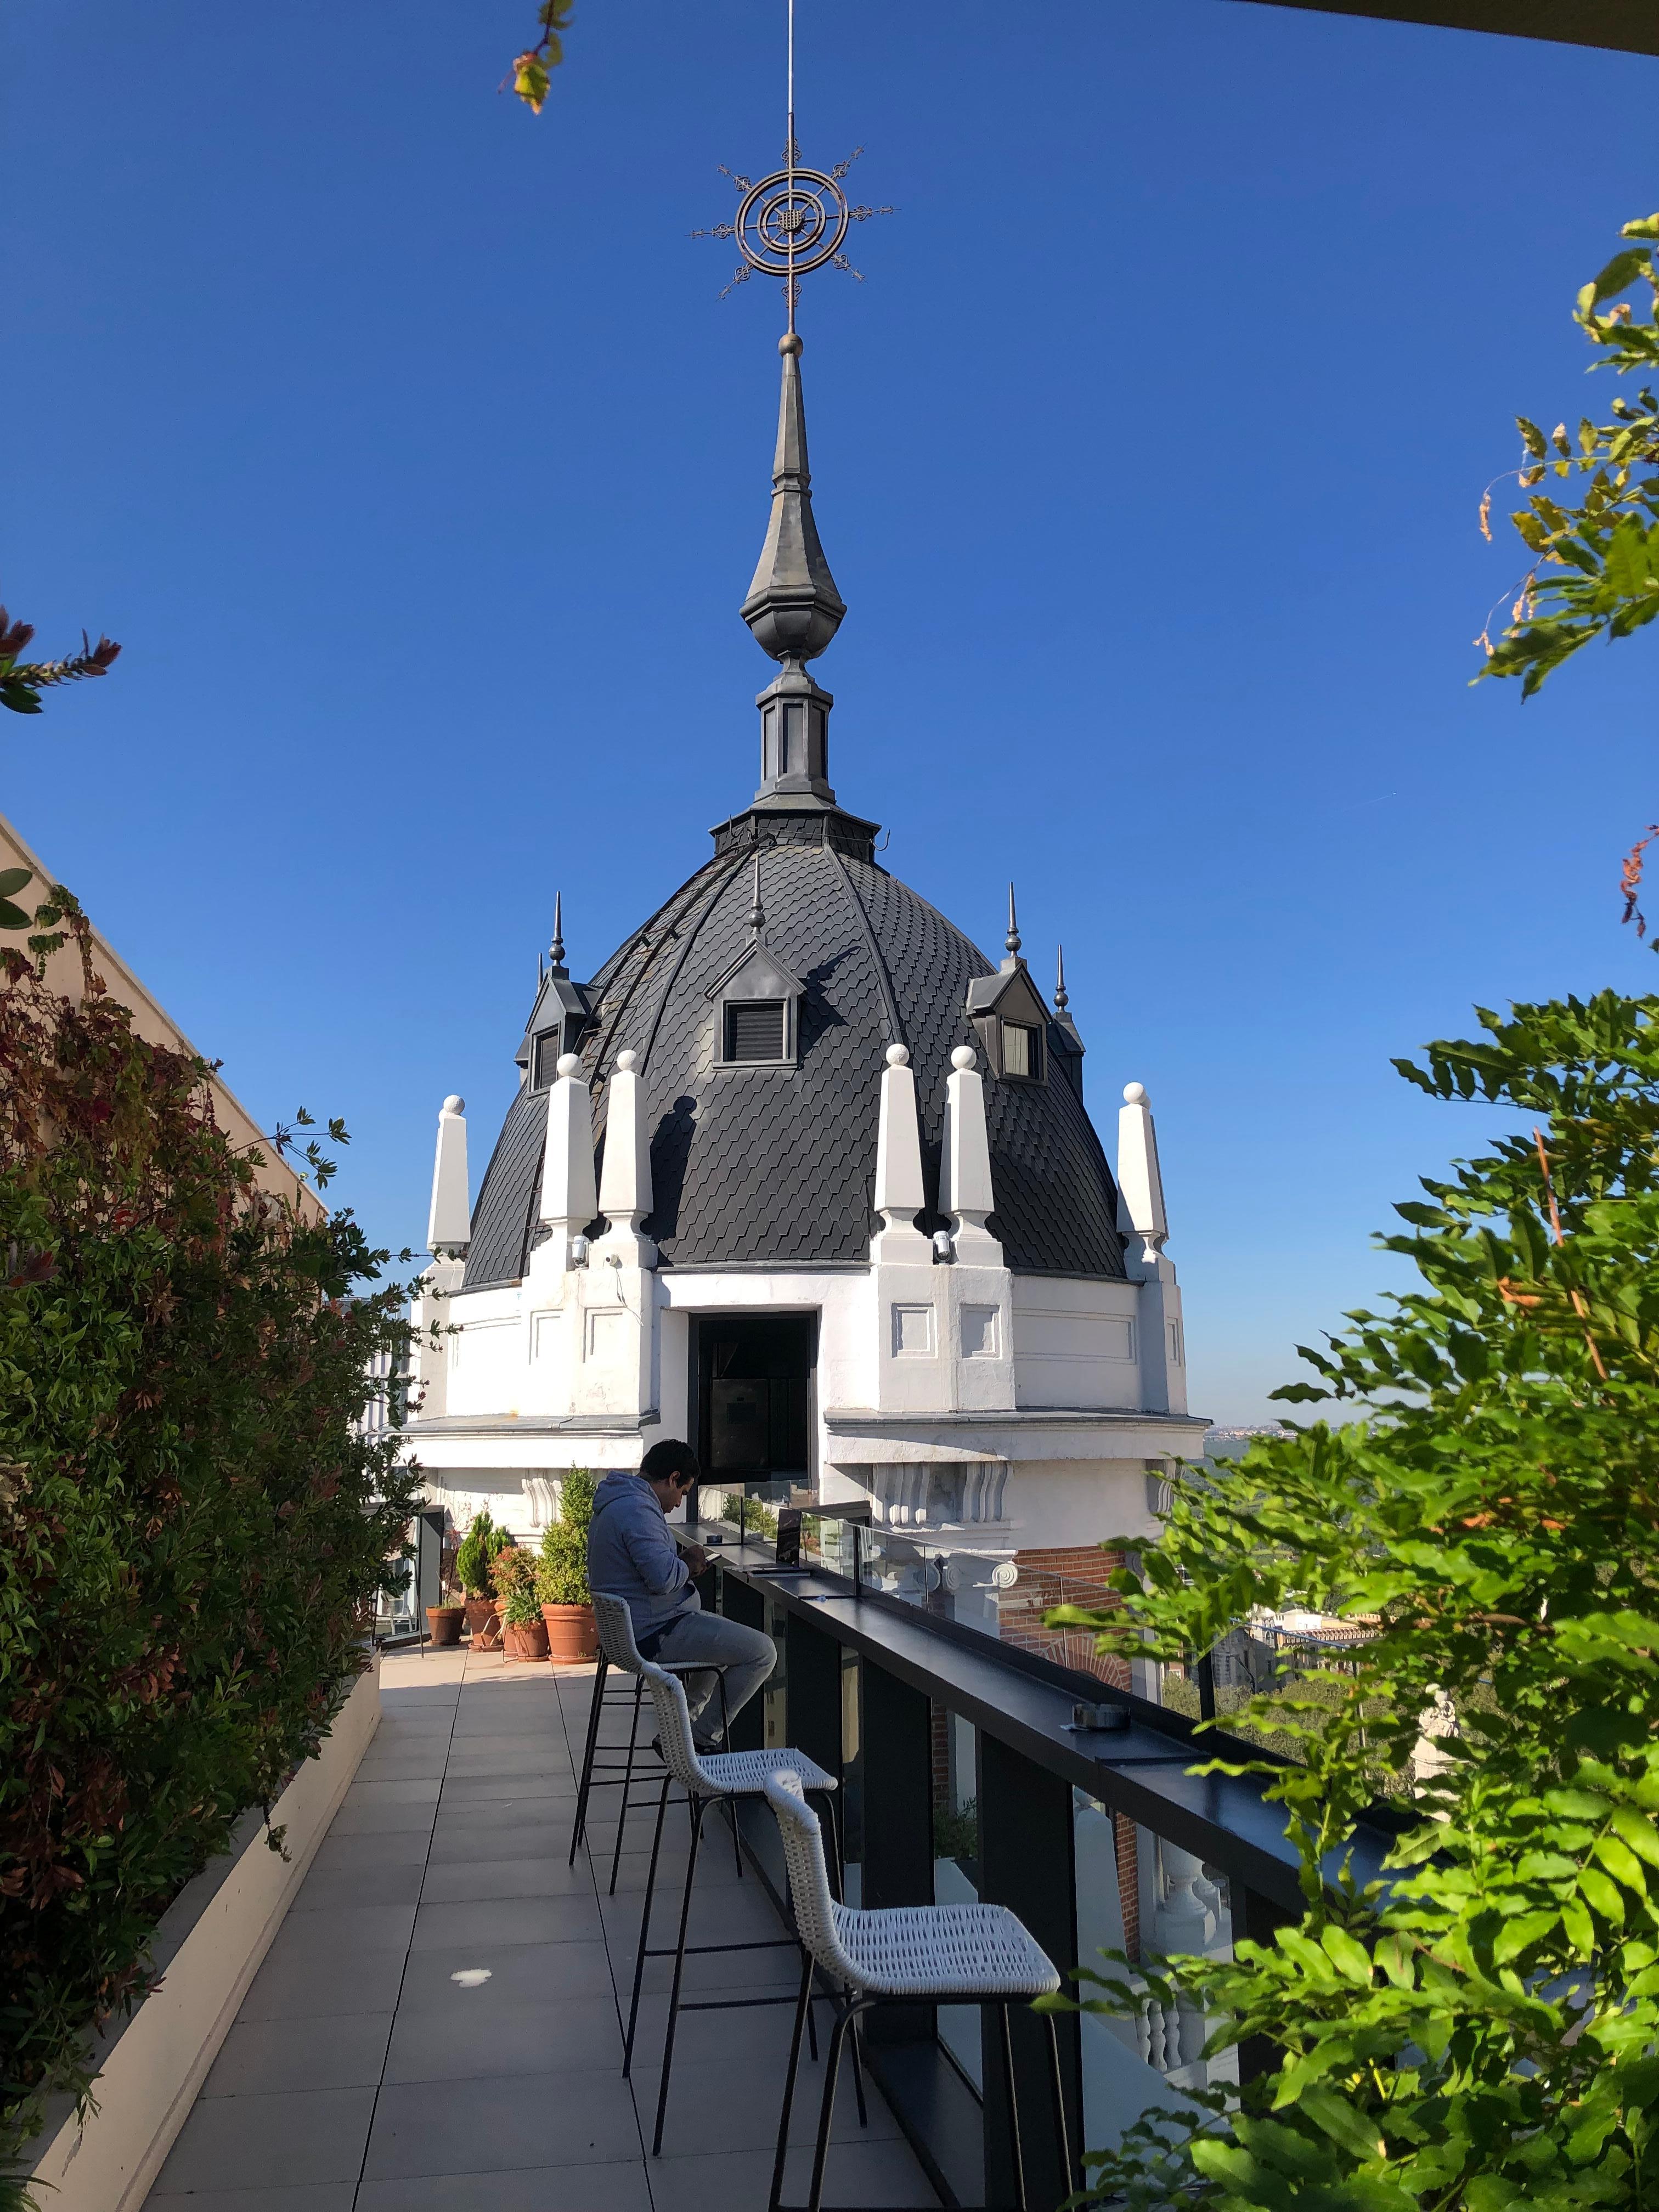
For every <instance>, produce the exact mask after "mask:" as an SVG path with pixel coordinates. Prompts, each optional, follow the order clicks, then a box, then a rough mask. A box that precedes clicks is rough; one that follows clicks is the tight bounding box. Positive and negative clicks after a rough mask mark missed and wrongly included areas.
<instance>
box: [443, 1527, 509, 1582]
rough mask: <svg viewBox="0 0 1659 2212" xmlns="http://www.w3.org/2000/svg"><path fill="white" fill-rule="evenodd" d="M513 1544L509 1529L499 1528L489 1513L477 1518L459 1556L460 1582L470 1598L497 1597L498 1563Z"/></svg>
mask: <svg viewBox="0 0 1659 2212" xmlns="http://www.w3.org/2000/svg"><path fill="white" fill-rule="evenodd" d="M512 1541H513V1539H512V1537H511V1536H510V1535H508V1534H507V1530H506V1529H505V1528H497V1527H496V1526H495V1522H494V1521H492V1520H491V1519H490V1517H489V1512H488V1511H487V1510H486V1511H484V1512H482V1513H476V1514H474V1516H473V1517H472V1525H471V1528H469V1529H468V1530H467V1532H466V1534H465V1536H464V1537H463V1538H462V1539H461V1547H460V1550H459V1552H458V1553H456V1554H455V1574H456V1578H457V1580H458V1581H459V1583H460V1585H461V1588H462V1589H464V1590H465V1592H466V1595H468V1596H469V1597H493V1596H494V1595H495V1580H494V1568H495V1560H496V1558H497V1556H498V1555H499V1553H501V1551H502V1550H504V1549H505V1547H507V1545H508V1544H510V1543H511V1542H512Z"/></svg>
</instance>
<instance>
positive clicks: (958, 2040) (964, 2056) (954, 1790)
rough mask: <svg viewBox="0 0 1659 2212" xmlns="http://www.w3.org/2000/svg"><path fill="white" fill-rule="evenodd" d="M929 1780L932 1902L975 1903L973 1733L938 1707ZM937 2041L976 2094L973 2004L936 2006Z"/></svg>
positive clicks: (978, 2069) (976, 2011) (932, 1717)
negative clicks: (931, 1833) (930, 1793)
mask: <svg viewBox="0 0 1659 2212" xmlns="http://www.w3.org/2000/svg"><path fill="white" fill-rule="evenodd" d="M929 1724H930V1736H931V1742H932V1747H933V1902H934V1904H935V1905H977V1904H978V1903H979V1887H980V1884H979V1735H978V1731H977V1729H975V1727H974V1725H973V1723H972V1722H971V1721H968V1720H964V1719H963V1716H962V1715H961V1714H960V1713H953V1712H951V1711H949V1710H948V1708H947V1707H945V1706H944V1705H933V1706H932V1707H931V1708H930V1711H929ZM936 2018H937V2020H938V2023H939V2041H940V2042H941V2043H942V2044H943V2045H945V2049H946V2050H947V2051H949V2052H950V2054H951V2057H952V2058H954V2059H955V2060H956V2062H957V2065H958V2066H959V2067H961V2069H962V2070H963V2073H964V2074H965V2075H967V2077H968V2079H969V2081H971V2082H972V2083H973V2085H974V2087H975V2089H977V2090H979V2091H980V2093H981V2095H982V2094H983V2093H984V2088H985V2078H984V2068H983V2062H982V2057H981V2049H980V2008H979V2007H978V2006H977V2005H941V2006H940V2007H939V2011H938V2014H937V2015H936Z"/></svg>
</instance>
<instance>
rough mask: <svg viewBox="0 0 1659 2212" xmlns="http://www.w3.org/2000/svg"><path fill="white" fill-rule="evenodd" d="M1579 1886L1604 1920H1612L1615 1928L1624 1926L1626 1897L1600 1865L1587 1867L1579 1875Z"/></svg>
mask: <svg viewBox="0 0 1659 2212" xmlns="http://www.w3.org/2000/svg"><path fill="white" fill-rule="evenodd" d="M1578 1887H1579V1889H1580V1891H1581V1893H1583V1895H1584V1896H1585V1897H1587V1898H1588V1899H1589V1901H1590V1903H1591V1904H1592V1905H1594V1906H1595V1910H1596V1911H1598V1912H1599V1913H1600V1914H1601V1917H1602V1919H1603V1920H1609V1921H1611V1922H1612V1923H1613V1926H1614V1927H1615V1928H1622V1927H1623V1926H1624V1924H1625V1900H1624V1898H1623V1897H1622V1896H1621V1895H1620V1892H1619V1889H1618V1888H1617V1887H1616V1886H1615V1885H1614V1884H1613V1882H1611V1881H1608V1879H1607V1876H1606V1875H1604V1874H1603V1873H1602V1872H1601V1869H1600V1868H1599V1867H1586V1868H1585V1869H1584V1870H1583V1873H1582V1874H1581V1875H1579V1877H1578Z"/></svg>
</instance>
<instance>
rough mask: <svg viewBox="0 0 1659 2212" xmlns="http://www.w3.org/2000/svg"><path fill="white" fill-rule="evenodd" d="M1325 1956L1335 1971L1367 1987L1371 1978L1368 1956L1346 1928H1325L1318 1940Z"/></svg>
mask: <svg viewBox="0 0 1659 2212" xmlns="http://www.w3.org/2000/svg"><path fill="white" fill-rule="evenodd" d="M1319 1941H1320V1943H1321V1946H1322V1948H1323V1950H1324V1952H1325V1955H1326V1957H1327V1958H1328V1959H1329V1960H1331V1961H1332V1962H1333V1964H1334V1966H1336V1968H1337V1971H1338V1972H1340V1973H1341V1974H1344V1975H1346V1978H1347V1979H1348V1980H1349V1981H1351V1982H1358V1983H1360V1984H1364V1985H1366V1986H1369V1984H1370V1978H1371V1961H1370V1954H1369V1953H1368V1952H1367V1951H1366V1949H1365V1948H1364V1945H1363V1944H1362V1943H1356V1942H1355V1941H1354V1939H1353V1937H1352V1936H1350V1935H1349V1933H1348V1931H1347V1929H1346V1928H1334V1927H1333V1928H1327V1929H1325V1930H1324V1931H1323V1933H1322V1935H1321V1936H1320V1938H1319Z"/></svg>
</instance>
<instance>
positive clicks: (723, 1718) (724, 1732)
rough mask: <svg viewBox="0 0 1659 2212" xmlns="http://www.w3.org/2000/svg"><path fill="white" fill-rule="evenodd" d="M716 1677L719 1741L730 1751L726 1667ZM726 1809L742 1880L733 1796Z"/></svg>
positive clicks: (738, 1836)
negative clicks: (718, 1705) (717, 1685)
mask: <svg viewBox="0 0 1659 2212" xmlns="http://www.w3.org/2000/svg"><path fill="white" fill-rule="evenodd" d="M718 1679H719V1681H720V1741H721V1742H722V1743H723V1744H724V1745H725V1746H726V1749H727V1750H728V1751H730V1750H731V1748H732V1716H731V1715H730V1713H728V1712H727V1711H726V1669H725V1668H724V1667H722V1668H720V1674H719V1678H718ZM726 1811H727V1812H728V1813H729V1814H731V1816H732V1857H733V1858H734V1859H735V1860H736V1862H737V1867H738V1881H742V1880H743V1838H742V1837H741V1836H740V1835H739V1834H738V1801H737V1799H736V1798H735V1797H731V1798H728V1799H727V1800H726Z"/></svg>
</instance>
